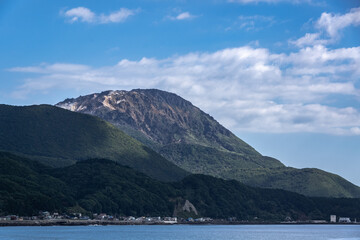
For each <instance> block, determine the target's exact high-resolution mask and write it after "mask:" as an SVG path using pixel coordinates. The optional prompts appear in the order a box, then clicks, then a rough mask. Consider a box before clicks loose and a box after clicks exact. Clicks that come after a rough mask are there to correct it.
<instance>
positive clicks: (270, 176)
mask: <svg viewBox="0 0 360 240" xmlns="http://www.w3.org/2000/svg"><path fill="white" fill-rule="evenodd" d="M56 106H58V107H61V108H64V109H68V110H71V111H74V112H80V113H86V114H90V115H94V116H98V117H100V118H102V119H104V120H106V121H108V122H110V123H112V124H113V125H115V126H117V127H118V128H119V129H121V130H123V131H124V132H126V133H127V134H129V135H130V136H132V137H134V138H136V139H137V140H139V141H140V142H142V143H143V144H145V145H147V146H149V147H150V148H152V149H153V150H155V151H156V152H158V153H160V154H161V155H162V156H164V157H165V158H167V159H169V160H170V161H172V162H173V163H175V164H176V165H177V166H179V167H181V168H183V169H185V170H186V171H189V172H191V173H200V174H208V175H212V176H215V177H221V178H224V179H236V180H239V181H241V182H243V183H246V184H249V185H252V186H257V187H267V188H280V189H284V190H289V191H294V192H298V193H301V194H305V195H307V196H323V197H360V188H359V187H357V186H355V185H354V184H352V183H350V182H348V181H346V180H345V179H343V178H341V177H339V176H337V175H334V174H331V173H327V172H325V171H321V170H318V169H295V168H289V167H285V166H284V165H283V164H282V163H281V162H280V161H278V160H277V159H274V158H271V157H266V156H262V155H261V154H260V153H258V152H257V151H256V150H255V149H254V148H252V147H251V146H250V145H248V144H247V143H245V142H244V141H242V140H241V139H239V138H238V137H236V136H235V135H234V134H233V133H231V132H230V131H229V130H227V129H226V128H224V127H223V126H222V125H221V124H219V123H218V122H217V121H216V120H215V119H214V118H213V117H211V116H210V115H208V114H206V113H204V112H203V111H201V110H200V109H199V108H197V107H196V106H194V105H192V104H191V103H190V102H189V101H186V100H185V99H183V98H181V97H179V96H177V95H176V94H173V93H169V92H165V91H160V90H156V89H149V90H143V89H136V90H131V91H105V92H102V93H94V94H90V95H87V96H80V97H78V98H76V99H66V100H65V101H63V102H60V103H58V104H56Z"/></svg>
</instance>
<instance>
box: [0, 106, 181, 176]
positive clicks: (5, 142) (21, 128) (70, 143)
mask: <svg viewBox="0 0 360 240" xmlns="http://www.w3.org/2000/svg"><path fill="white" fill-rule="evenodd" d="M0 150H2V151H8V152H13V153H17V154H20V155H23V156H27V157H30V158H33V159H36V160H38V161H40V162H42V163H44V164H46V165H49V166H55V167H60V166H67V165H71V164H73V163H75V162H76V161H79V160H84V159H88V158H107V159H110V160H114V161H117V162H120V163H121V164H123V165H127V166H131V167H133V168H135V169H137V170H139V171H141V172H144V173H146V174H148V175H149V176H152V177H154V178H157V179H161V180H179V179H181V178H183V177H184V176H186V175H187V173H186V172H185V171H184V170H182V169H180V168H179V167H177V166H176V165H174V164H173V163H171V162H169V161H167V160H166V159H165V158H163V157H162V156H160V155H159V154H157V153H156V152H154V151H153V150H151V149H150V148H148V147H146V146H145V145H143V144H141V143H140V142H138V141H137V140H135V139H133V138H131V137H130V136H128V135H127V134H125V133H124V132H122V131H121V130H119V129H117V128H115V127H114V126H112V125H111V124H109V123H107V122H105V121H104V120H101V119H99V118H97V117H93V116H89V115H85V114H79V113H74V112H71V111H67V110H64V109H61V108H57V107H53V106H49V105H39V106H28V107H15V106H8V105H0Z"/></svg>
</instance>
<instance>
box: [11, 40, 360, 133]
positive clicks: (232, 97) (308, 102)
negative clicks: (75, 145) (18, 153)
mask: <svg viewBox="0 0 360 240" xmlns="http://www.w3.org/2000/svg"><path fill="white" fill-rule="evenodd" d="M359 65H360V47H354V48H339V49H334V50H330V49H327V48H326V47H324V46H314V47H307V48H304V49H301V50H299V51H297V52H293V53H289V54H285V53H281V54H276V53H272V52H270V51H269V50H268V49H265V48H253V47H250V46H244V47H239V48H227V49H223V50H219V51H216V52H211V53H189V54H186V55H181V56H174V57H169V58H165V59H153V58H142V59H141V60H138V61H131V60H127V59H123V60H121V61H119V62H118V63H117V64H116V65H112V66H103V67H98V68H94V67H90V66H84V65H72V64H64V63H56V64H42V65H39V66H30V67H16V68H12V69H10V70H11V71H14V72H33V73H37V75H38V74H40V76H36V77H34V78H31V79H27V80H26V81H25V82H24V84H23V85H22V86H21V87H20V88H19V89H17V91H16V92H15V93H14V94H18V95H21V94H36V93H38V92H40V91H44V89H47V90H49V91H50V90H51V89H78V90H79V91H80V92H81V93H82V94H83V93H90V92H89V91H90V90H89V89H91V91H95V92H98V91H101V90H108V89H127V90H130V89H132V88H159V89H163V90H167V91H171V92H175V93H177V94H179V95H180V96H182V97H184V98H186V99H188V100H190V101H192V102H193V103H194V104H195V105H197V106H199V107H200V108H201V109H203V110H204V111H206V112H208V113H210V114H211V115H213V116H214V117H215V118H216V119H218V120H219V121H220V122H221V123H222V124H224V125H225V126H227V127H229V128H230V129H231V130H234V131H236V130H238V131H251V132H278V133H281V132H320V133H331V134H349V135H359V134H360V131H359V128H360V112H359V109H358V108H356V107H354V106H345V107H338V105H337V102H336V99H339V97H341V96H346V97H353V98H358V97H359V96H360V91H359V89H358V86H359V75H360V72H359V71H360V70H359V67H358V66H359ZM334 101H335V102H334Z"/></svg>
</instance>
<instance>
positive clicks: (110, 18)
mask: <svg viewBox="0 0 360 240" xmlns="http://www.w3.org/2000/svg"><path fill="white" fill-rule="evenodd" d="M137 11H138V10H130V9H127V8H120V10H118V11H116V12H112V13H110V14H108V15H106V14H103V13H102V14H100V15H97V14H95V13H94V12H92V11H91V10H90V9H88V8H85V7H77V8H72V9H70V10H67V11H66V12H64V13H62V15H64V17H65V18H67V19H68V20H69V22H71V23H73V22H77V21H79V22H87V23H100V24H105V23H119V22H124V21H125V20H126V19H127V18H128V17H130V16H132V15H134V14H136V12H137Z"/></svg>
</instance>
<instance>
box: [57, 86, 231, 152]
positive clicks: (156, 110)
mask: <svg viewBox="0 0 360 240" xmlns="http://www.w3.org/2000/svg"><path fill="white" fill-rule="evenodd" d="M56 106H58V107H61V108H65V109H68V110H71V111H75V112H81V113H87V114H91V115H96V116H98V117H100V118H103V119H105V120H107V121H109V122H111V123H113V124H114V125H117V126H119V127H120V128H132V129H135V130H137V131H140V132H142V133H143V134H144V135H145V136H146V137H148V138H149V139H151V140H152V141H155V142H157V143H159V144H161V145H166V144H172V143H176V142H194V141H196V143H197V144H202V145H209V144H210V145H216V146H217V147H219V148H223V149H228V150H230V151H233V150H234V149H232V147H231V145H226V144H223V142H222V140H221V139H220V138H222V137H233V134H232V133H231V132H230V131H229V130H227V129H226V128H224V127H223V126H221V125H220V124H219V123H218V122H217V121H215V119H213V118H212V117H211V116H210V115H208V114H206V113H204V112H203V111H201V110H200V109H199V108H197V107H195V106H194V105H192V103H191V102H189V101H187V100H185V99H183V98H181V97H179V96H178V95H176V94H174V93H169V92H165V91H161V90H157V89H134V90H131V91H124V90H118V91H104V92H101V93H94V94H90V95H86V96H80V97H78V98H76V99H66V100H65V101H63V102H60V103H58V104H56Z"/></svg>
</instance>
